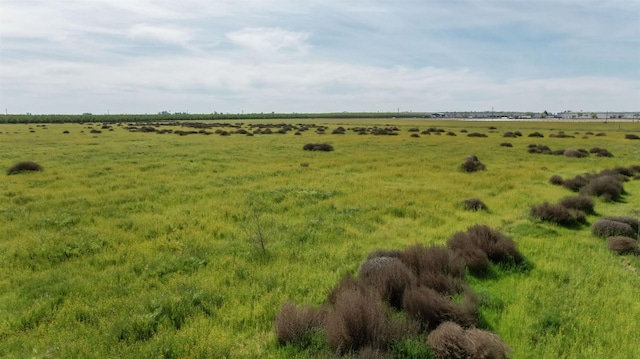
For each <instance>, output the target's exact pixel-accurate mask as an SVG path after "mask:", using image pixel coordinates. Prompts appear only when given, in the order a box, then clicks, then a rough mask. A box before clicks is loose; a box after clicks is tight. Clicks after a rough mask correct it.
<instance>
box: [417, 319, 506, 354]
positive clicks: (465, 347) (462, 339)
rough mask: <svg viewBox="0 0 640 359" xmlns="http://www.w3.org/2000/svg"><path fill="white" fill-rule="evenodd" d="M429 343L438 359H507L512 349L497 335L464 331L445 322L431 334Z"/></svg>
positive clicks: (477, 331)
mask: <svg viewBox="0 0 640 359" xmlns="http://www.w3.org/2000/svg"><path fill="white" fill-rule="evenodd" d="M427 342H428V343H429V345H430V346H431V348H432V350H433V354H434V356H435V357H436V358H437V359H451V358H456V359H506V358H507V357H508V355H509V353H510V352H511V349H510V348H509V347H508V346H507V345H506V344H504V343H503V342H502V340H501V339H500V337H498V336H497V335H495V334H493V333H490V332H487V331H485V330H481V329H475V328H472V329H467V330H465V329H463V328H462V327H460V326H459V325H457V324H456V323H452V322H445V323H442V324H441V325H440V326H438V328H436V329H435V330H434V331H432V332H431V333H429V336H428V337H427Z"/></svg>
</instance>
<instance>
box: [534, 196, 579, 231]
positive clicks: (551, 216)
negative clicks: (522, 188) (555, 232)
mask: <svg viewBox="0 0 640 359" xmlns="http://www.w3.org/2000/svg"><path fill="white" fill-rule="evenodd" d="M530 214H531V216H532V217H534V218H537V219H539V220H541V221H544V222H551V223H556V224H558V225H561V226H575V225H578V224H580V223H581V222H583V221H584V214H580V212H579V211H571V210H569V209H568V208H566V207H564V206H563V205H560V204H551V203H549V202H544V203H542V204H539V205H536V206H532V207H531V210H530Z"/></svg>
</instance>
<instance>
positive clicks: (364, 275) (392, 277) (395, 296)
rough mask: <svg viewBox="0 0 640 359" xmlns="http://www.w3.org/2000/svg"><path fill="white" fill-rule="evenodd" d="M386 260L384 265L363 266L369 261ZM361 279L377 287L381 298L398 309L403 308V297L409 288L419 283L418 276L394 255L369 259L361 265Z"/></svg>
mask: <svg viewBox="0 0 640 359" xmlns="http://www.w3.org/2000/svg"><path fill="white" fill-rule="evenodd" d="M384 259H388V260H385V261H384V264H382V265H375V266H366V267H367V269H366V270H363V266H364V265H365V264H366V263H368V262H379V261H381V260H384ZM360 279H361V280H362V281H363V282H364V283H366V284H368V285H370V286H372V287H373V288H375V290H376V291H377V292H378V294H379V295H380V298H381V299H382V300H383V301H384V302H385V303H387V305H389V307H391V308H394V309H396V310H402V299H403V296H404V293H405V291H406V290H407V289H408V288H411V287H414V286H416V285H417V279H416V276H415V275H414V274H413V272H411V270H410V269H409V268H407V266H405V265H404V264H403V263H402V262H400V260H399V259H397V258H393V257H376V258H374V259H370V260H367V261H366V262H364V263H363V265H361V266H360Z"/></svg>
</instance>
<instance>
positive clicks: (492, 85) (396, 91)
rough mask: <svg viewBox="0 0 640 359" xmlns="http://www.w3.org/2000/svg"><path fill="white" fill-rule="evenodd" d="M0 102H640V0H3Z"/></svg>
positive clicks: (234, 106)
mask: <svg viewBox="0 0 640 359" xmlns="http://www.w3.org/2000/svg"><path fill="white" fill-rule="evenodd" d="M0 107H1V108H2V110H5V109H6V111H7V112H9V113H26V112H31V113H83V112H92V113H96V114H99V113H107V111H108V112H109V113H112V114H114V113H157V112H159V111H163V110H167V111H171V112H190V113H212V112H214V111H216V112H225V113H227V112H230V113H239V112H245V113H248V112H272V111H274V112H334V111H336V112H337V111H371V112H376V111H396V110H397V109H400V110H401V111H480V110H490V109H491V108H492V107H493V108H495V109H496V110H515V111H544V110H548V111H551V112H559V111H564V110H574V111H607V110H609V111H640V0H621V1H615V0H612V1H592V0H556V1H549V0H537V1H534V0H528V1H523V0H501V1H497V0H440V1H434V0H421V1H397V0H396V1H390V0H389V1H387V0H372V1H363V0H352V1H347V0H343V1H338V0H308V1H299V0H265V1H258V0H216V1H207V0H182V1H170V0H160V1H158V0H65V1H50V0H3V1H2V2H0Z"/></svg>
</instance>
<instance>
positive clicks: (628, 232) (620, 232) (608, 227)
mask: <svg viewBox="0 0 640 359" xmlns="http://www.w3.org/2000/svg"><path fill="white" fill-rule="evenodd" d="M591 232H592V233H593V234H594V235H596V236H598V237H601V238H607V237H615V236H624V237H635V236H636V235H637V234H636V231H634V230H633V227H631V226H630V225H628V224H627V223H623V222H617V221H612V220H610V219H599V220H598V221H597V222H596V223H594V224H593V225H592V226H591Z"/></svg>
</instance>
